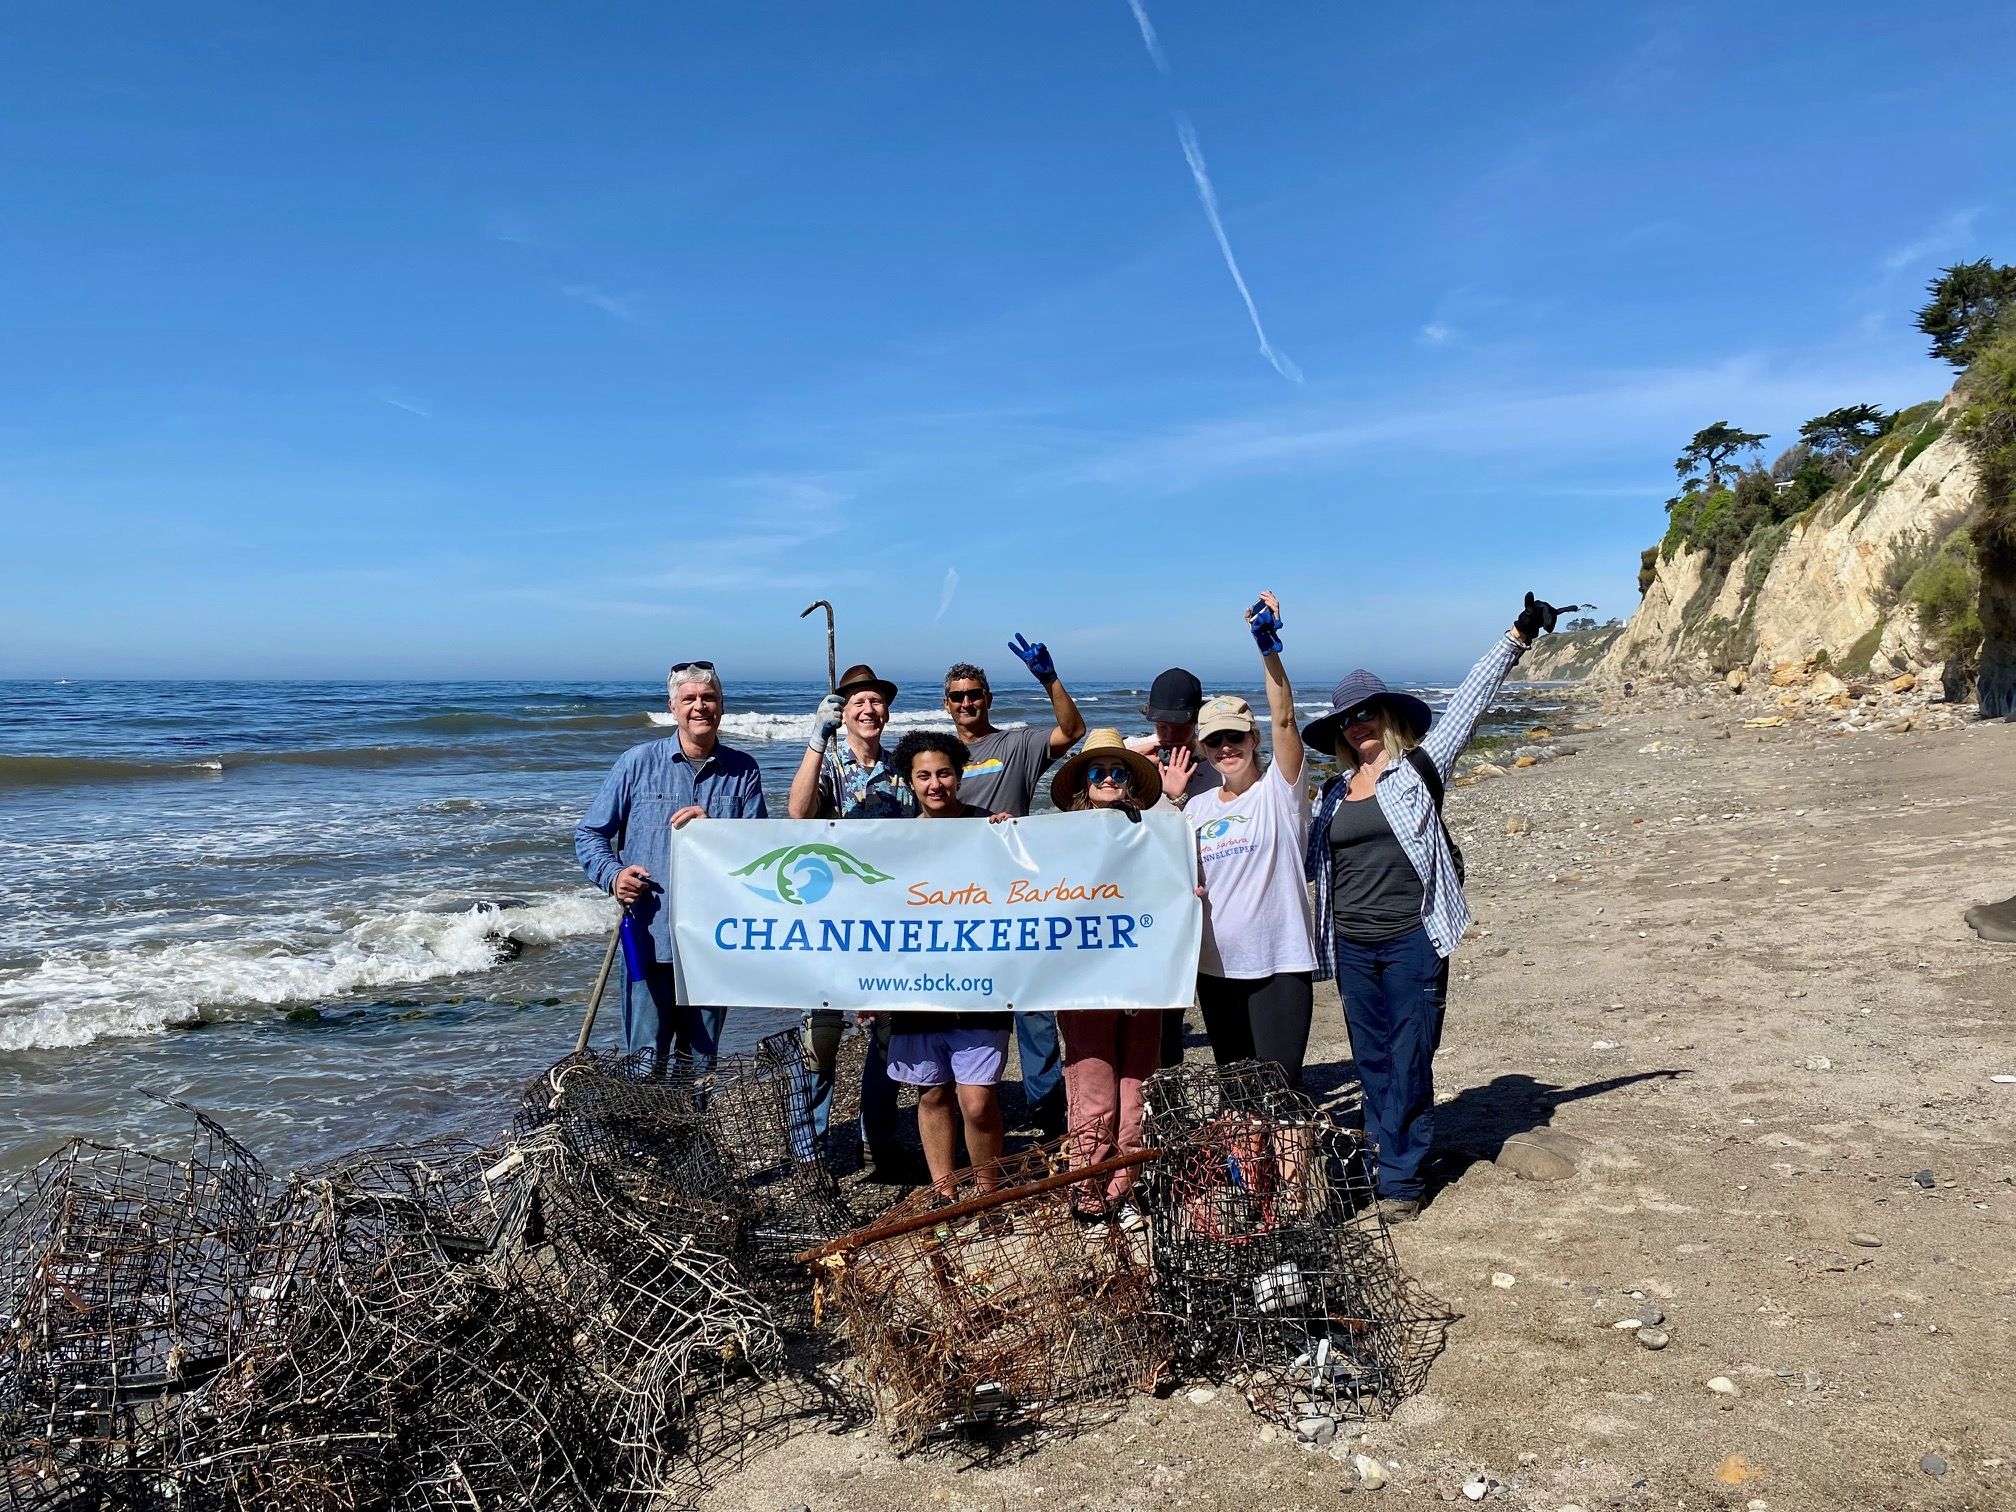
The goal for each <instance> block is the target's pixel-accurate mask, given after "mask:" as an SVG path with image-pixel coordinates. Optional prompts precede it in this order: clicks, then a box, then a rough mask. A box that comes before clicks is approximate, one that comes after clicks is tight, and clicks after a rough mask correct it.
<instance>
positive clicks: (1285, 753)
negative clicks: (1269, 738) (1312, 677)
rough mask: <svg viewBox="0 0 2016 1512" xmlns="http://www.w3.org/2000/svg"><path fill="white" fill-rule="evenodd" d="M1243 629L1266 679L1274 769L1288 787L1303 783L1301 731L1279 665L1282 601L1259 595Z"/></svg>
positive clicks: (1285, 676)
mask: <svg viewBox="0 0 2016 1512" xmlns="http://www.w3.org/2000/svg"><path fill="white" fill-rule="evenodd" d="M1246 628H1247V629H1249V630H1251V631H1252V632H1253V639H1254V642H1255V643H1256V644H1257V645H1258V646H1259V647H1260V665H1261V667H1262V668H1263V669H1264V670H1265V672H1266V675H1267V713H1268V716H1269V719H1270V721H1271V723H1272V724H1273V727H1274V736H1273V748H1274V765H1275V766H1276V767H1277V768H1278V769H1279V770H1280V773H1281V778H1282V780H1283V781H1284V782H1286V783H1288V784H1289V785H1290V786H1291V787H1292V786H1293V785H1294V784H1296V783H1298V782H1300V781H1301V780H1302V766H1303V761H1302V727H1301V726H1300V725H1298V724H1297V723H1296V722H1295V690H1294V688H1292V687H1290V686H1289V683H1288V670H1287V668H1285V667H1283V666H1282V665H1281V600H1279V599H1278V598H1276V597H1275V596H1274V595H1273V594H1271V593H1265V592H1263V593H1262V594H1261V595H1260V606H1259V612H1258V613H1256V612H1255V611H1254V610H1252V609H1249V610H1247V611H1246Z"/></svg>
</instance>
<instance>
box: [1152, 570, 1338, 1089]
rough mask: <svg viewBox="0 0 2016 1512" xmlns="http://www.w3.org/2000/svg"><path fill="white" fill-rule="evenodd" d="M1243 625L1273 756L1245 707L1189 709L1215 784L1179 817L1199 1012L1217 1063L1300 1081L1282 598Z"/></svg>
mask: <svg viewBox="0 0 2016 1512" xmlns="http://www.w3.org/2000/svg"><path fill="white" fill-rule="evenodd" d="M1246 621H1247V627H1248V628H1249V629H1250V630H1251V631H1252V633H1253V639H1254V640H1255V641H1256V642H1257V643H1258V644H1259V647H1260V659H1261V665H1262V667H1264V668H1265V670H1266V678H1267V712H1268V719H1269V724H1270V725H1271V727H1272V731H1273V737H1272V744H1273V760H1272V761H1271V762H1269V763H1267V764H1265V765H1263V764H1262V762H1261V760H1260V733H1259V730H1258V728H1257V727H1256V725H1255V722H1254V719H1253V710H1252V707H1251V706H1250V705H1249V704H1248V703H1247V702H1246V700H1245V699H1243V698H1236V697H1231V696H1221V697H1218V698H1213V699H1211V700H1209V701H1208V702H1206V703H1205V705H1204V707H1203V708H1202V709H1200V710H1198V712H1197V741H1198V744H1199V745H1200V746H1201V747H1202V748H1203V752H1204V759H1205V760H1206V761H1207V762H1208V763H1209V764H1210V766H1211V769H1212V770H1213V771H1215V772H1216V773H1217V774H1218V777H1219V779H1220V782H1221V786H1219V787H1216V788H1213V789H1212V790H1210V791H1209V792H1204V793H1199V794H1197V795H1196V796H1195V797H1193V798H1192V799H1191V800H1190V801H1189V803H1188V805H1187V806H1186V807H1185V808H1184V810H1183V814H1184V817H1185V818H1187V819H1188V820H1189V821H1190V826H1191V828H1192V829H1193V830H1194V831H1195V832H1196V835H1197V859H1198V862H1199V868H1200V870H1201V872H1202V875H1203V878H1204V945H1203V951H1202V953H1201V954H1200V956H1199V957H1198V962H1197V966H1198V970H1197V1004H1198V1007H1199V1008H1201V1009H1202V1010H1203V1014H1204V1029H1205V1032H1206V1033H1207V1034H1209V1035H1210V1037H1211V1053H1212V1055H1213V1056H1214V1057H1216V1059H1217V1061H1218V1063H1219V1064H1220V1065H1221V1066H1222V1065H1225V1064H1227V1063H1228V1062H1231V1061H1237V1060H1247V1059H1257V1060H1269V1061H1273V1062H1275V1063H1276V1064H1277V1065H1279V1066H1280V1067H1281V1069H1282V1070H1283V1071H1284V1072H1286V1073H1287V1076H1288V1080H1289V1082H1290V1083H1291V1084H1294V1085H1299V1084H1300V1082H1301V1080H1302V1057H1303V1055H1304V1053H1305V1052H1306V1051H1307V1050H1308V1048H1309V1013H1310V1006H1311V1002H1312V999H1313V996H1314V990H1315V989H1314V982H1315V971H1316V948H1315V944H1314V942H1313V940H1312V938H1311V935H1310V928H1309V892H1308V888H1307V886H1306V885H1305V883H1304V880H1303V876H1302V856H1303V852H1304V851H1305V850H1306V849H1307V848H1308V838H1309V791H1308V788H1307V787H1306V786H1305V785H1304V783H1303V780H1302V776H1303V763H1302V734H1301V731H1300V730H1299V729H1298V728H1297V727H1296V724H1295V690H1294V689H1293V688H1291V687H1290V686H1289V685H1288V674H1287V673H1286V672H1285V671H1284V670H1282V667H1281V635H1280V630H1281V604H1280V601H1279V600H1278V599H1276V598H1275V597H1274V595H1273V594H1271V593H1263V594H1261V595H1260V602H1259V603H1258V604H1256V605H1255V606H1254V607H1253V609H1250V610H1248V611H1247V613H1246Z"/></svg>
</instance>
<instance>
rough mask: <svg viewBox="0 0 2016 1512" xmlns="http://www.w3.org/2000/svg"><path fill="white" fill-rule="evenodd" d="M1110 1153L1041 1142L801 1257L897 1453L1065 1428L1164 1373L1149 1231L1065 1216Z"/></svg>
mask: <svg viewBox="0 0 2016 1512" xmlns="http://www.w3.org/2000/svg"><path fill="white" fill-rule="evenodd" d="M1126 1158H1128V1157H1122V1159H1126ZM1134 1158H1137V1159H1138V1158H1139V1157H1138V1156H1137V1157H1134ZM1114 1165H1115V1162H1110V1161H1109V1162H1104V1163H1102V1164H1100V1165H1095V1166H1089V1167H1085V1168H1083V1169H1082V1170H1080V1171H1075V1172H1074V1171H1071V1170H1069V1169H1068V1166H1067V1161H1066V1157H1065V1155H1064V1151H1063V1143H1062V1141H1058V1142H1055V1143H1052V1144H1048V1145H1040V1146H1036V1147H1034V1148H1032V1149H1029V1150H1025V1151H1023V1152H1021V1153H1019V1154H1015V1155H1010V1156H1008V1157H1006V1158H1004V1159H1003V1160H1002V1161H1000V1162H998V1163H997V1164H996V1165H995V1166H994V1167H991V1168H988V1169H986V1170H982V1171H974V1170H966V1171H961V1172H959V1173H957V1175H956V1176H955V1177H954V1189H953V1191H952V1192H951V1193H950V1194H949V1195H948V1194H943V1193H940V1192H938V1191H936V1190H934V1189H929V1188H927V1189H926V1190H924V1191H921V1192H918V1193H915V1194H913V1195H912V1196H910V1197H908V1198H905V1199H904V1200H903V1201H902V1202H899V1203H897V1204H896V1205H895V1206H894V1207H892V1208H890V1209H889V1210H888V1212H887V1213H885V1214H884V1215H883V1217H882V1218H880V1219H878V1220H877V1221H876V1223H875V1224H873V1225H871V1226H870V1227H869V1228H867V1229H865V1230H862V1231H859V1232H857V1233H855V1234H851V1235H848V1236H845V1237H844V1238H842V1239H840V1240H837V1241H834V1242H833V1243H831V1244H828V1245H826V1246H824V1247H823V1248H822V1249H821V1250H820V1251H819V1252H817V1253H816V1254H813V1255H808V1256H806V1257H803V1258H806V1259H808V1260H810V1261H811V1262H812V1263H814V1264H815V1265H816V1266H817V1268H818V1271H819V1278H820V1279H819V1284H820V1298H821V1305H822V1309H824V1310H828V1311H830V1312H831V1314H832V1315H833V1317H834V1318H835V1319H836V1320H837V1321H838V1323H839V1325H840V1326H841V1328H842V1329H843V1330H844V1332H845V1335H846V1338H847V1341H848V1342H849V1344H850V1345H851V1346H852V1348H853V1351H854V1354H855V1356H856V1358H857V1360H858V1361H859V1366H860V1372H861V1375H862V1377H863V1378H864V1379H865V1380H866V1382H867V1383H868V1385H869V1388H870V1390H871V1391H872V1394H873V1397H874V1401H875V1405H876V1409H877V1414H878V1416H879V1418H880V1419H881V1421H882V1424H883V1426H884V1429H885V1430H886V1431H887V1433H888V1435H889V1438H890V1440H891V1441H892V1443H893V1444H894V1445H895V1446H896V1448H897V1449H898V1451H899V1452H904V1451H908V1450H911V1449H914V1448H916V1447H918V1446H919V1445H920V1444H922V1443H924V1442H925V1441H926V1440H927V1439H930V1438H933V1437H937V1436H940V1435H947V1434H954V1433H964V1434H968V1435H987V1434H990V1433H991V1434H995V1435H996V1436H998V1431H999V1430H1004V1429H1008V1428H1017V1429H1022V1430H1029V1429H1043V1430H1049V1431H1053V1432H1064V1431H1070V1430H1074V1429H1077V1428H1080V1427H1083V1426H1085V1425H1086V1424H1088V1423H1090V1422H1094V1421H1097V1420H1099V1419H1100V1418H1102V1417H1104V1416H1106V1415H1107V1414H1108V1413H1109V1412H1110V1411H1111V1410H1112V1409H1113V1408H1114V1407H1115V1406H1116V1405H1117V1403H1118V1402H1119V1401H1120V1399H1122V1398H1123V1397H1124V1396H1125V1395H1126V1394H1127V1393H1129V1392H1130V1391H1136V1390H1145V1389H1148V1388H1150V1387H1152V1386H1153V1385H1154V1384H1155V1383H1156V1381H1157V1380H1158V1379H1159V1377H1160V1376H1161V1374H1162V1370H1163V1366H1164V1364H1165V1362H1166V1360H1167V1357H1168V1344H1167V1341H1166V1339H1165V1337H1164V1333H1163V1329H1162V1326H1161V1322H1160V1320H1159V1318H1158V1317H1157V1316H1156V1314H1155V1311H1154V1305H1155V1296H1154V1288H1153V1284H1152V1281H1151V1278H1150V1274H1149V1267H1148V1254H1147V1246H1146V1243H1145V1235H1136V1234H1130V1233H1128V1232H1126V1231H1124V1230H1122V1229H1121V1228H1120V1227H1118V1226H1117V1225H1113V1224H1107V1223H1104V1222H1100V1223H1089V1224H1088V1223H1087V1222H1085V1221H1083V1220H1081V1219H1079V1218H1078V1217H1076V1216H1074V1203H1073V1189H1074V1188H1077V1187H1080V1186H1083V1185H1087V1184H1089V1185H1092V1186H1098V1187H1103V1176H1104V1174H1105V1172H1106V1171H1108V1170H1110V1169H1112V1168H1113V1167H1114ZM1092 1200H1093V1199H1091V1198H1087V1199H1086V1201H1087V1202H1088V1203H1089V1202H1090V1201H1092Z"/></svg>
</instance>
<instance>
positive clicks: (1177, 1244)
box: [1139, 1061, 1443, 1427]
mask: <svg viewBox="0 0 2016 1512" xmlns="http://www.w3.org/2000/svg"><path fill="white" fill-rule="evenodd" d="M1142 1097H1143V1102H1144V1104H1145V1105H1146V1119H1145V1125H1146V1129H1147V1132H1148V1137H1149V1139H1150V1140H1151V1142H1152V1143H1154V1144H1155V1145H1156V1146H1158V1147H1159V1148H1160V1150H1161V1152H1162V1153H1161V1157H1160V1158H1159V1159H1158V1160H1157V1161H1156V1162H1155V1163H1154V1164H1153V1165H1151V1166H1149V1167H1148V1168H1147V1171H1146V1173H1145V1175H1144V1177H1143V1180H1142V1182H1141V1183H1140V1188H1139V1190H1140V1192H1141V1194H1142V1196H1141V1201H1142V1205H1143V1208H1144V1211H1145V1212H1146V1214H1147V1216H1148V1220H1149V1227H1150V1232H1151V1233H1152V1235H1153V1240H1154V1256H1155V1267H1154V1269H1155V1283H1156V1289H1157V1293H1158V1296H1159V1298H1160V1305H1161V1306H1162V1307H1163V1309H1164V1310H1165V1311H1166V1312H1167V1313H1168V1315H1169V1317H1170V1320H1171V1322H1170V1328H1171V1332H1172V1335H1173V1336H1174V1337H1175V1338H1177V1339H1179V1340H1181V1341H1182V1358H1183V1362H1184V1364H1186V1365H1187V1366H1189V1367H1191V1368H1193V1369H1197V1370H1200V1371H1203V1372H1206V1373H1209V1374H1212V1375H1214V1376H1218V1377H1220V1378H1229V1379H1232V1380H1235V1381H1236V1382H1237V1383H1238V1385H1239V1387H1240V1389H1241V1390H1242V1392H1243V1393H1244V1394H1245V1397H1246V1399H1247V1401H1248V1402H1249V1403H1250V1404H1251V1405H1252V1407H1253V1409H1254V1410H1255V1411H1256V1412H1258V1413H1260V1414H1261V1415H1262V1416H1263V1417H1267V1418H1270V1419H1273V1420H1275V1421H1277V1422H1280V1423H1283V1424H1285V1425H1287V1426H1290V1427H1295V1426H1298V1425H1299V1424H1301V1423H1303V1422H1306V1421H1308V1420H1309V1419H1311V1418H1313V1417H1330V1418H1333V1419H1334V1418H1354V1417H1366V1416H1383V1415H1384V1414H1386V1413H1387V1412H1390V1411H1391V1410H1392V1409H1393V1407H1394V1406H1396V1405H1397V1404H1398V1403H1399V1401H1400V1399H1401V1398H1402V1397H1403V1396H1405V1395H1406V1394H1407V1393H1408V1392H1409V1391H1411V1390H1413V1389H1414V1388H1415V1386H1416V1385H1417V1384H1418V1378H1419V1374H1420V1372H1421V1370H1422V1369H1425V1361H1424V1360H1423V1358H1422V1355H1423V1352H1424V1350H1425V1351H1426V1352H1427V1354H1428V1357H1430V1358H1432V1353H1433V1350H1434V1348H1435V1347H1438V1346H1439V1335H1440V1323H1441V1321H1443V1320H1441V1319H1440V1317H1439V1315H1438V1314H1437V1313H1436V1311H1435V1309H1434V1307H1433V1306H1432V1304H1430V1303H1429V1302H1428V1300H1427V1299H1425V1298H1423V1297H1421V1296H1420V1295H1419V1294H1418V1293H1416V1292H1414V1291H1412V1290H1411V1289H1410V1288H1408V1287H1407V1286H1406V1285H1405V1284H1404V1282H1403V1278H1402V1276H1401V1272H1400V1268H1399V1264H1398V1261H1397V1259H1396V1258H1395V1256H1394V1253H1393V1245H1392V1240H1391V1238H1390V1237H1389V1235H1388V1233H1387V1231H1386V1226H1385V1223H1384V1221H1383V1220H1382V1219H1381V1217H1380V1214H1379V1207H1378V1200H1377V1193H1376V1190H1375V1186H1374V1161H1373V1156H1372V1150H1371V1148H1370V1146H1369V1145H1367V1144H1366V1142H1365V1140H1364V1138H1363V1136H1362V1135H1360V1134H1358V1133H1356V1132H1354V1131H1351V1130H1348V1129H1343V1128H1339V1127H1337V1126H1336V1125H1334V1124H1333V1123H1331V1122H1330V1121H1329V1119H1328V1118H1327V1117H1325V1116H1324V1115H1323V1114H1321V1113H1319V1112H1318V1111H1317V1109H1316V1108H1315V1107H1314V1106H1313V1104H1311V1103H1310V1101H1309V1100H1308V1099H1307V1098H1306V1097H1303V1096H1302V1095H1301V1094H1300V1093H1298V1092H1296V1091H1294V1090H1293V1089H1291V1088H1289V1087H1288V1085H1287V1083H1286V1081H1285V1079H1284V1078H1283V1077H1282V1076H1281V1073H1280V1069H1279V1068H1278V1067H1276V1066H1273V1065H1271V1064H1268V1063H1264V1062H1252V1061H1247V1062H1240V1063H1237V1064H1234V1065H1231V1066H1227V1067H1224V1068H1218V1067H1210V1066H1198V1065H1191V1066H1183V1067H1177V1068H1171V1069H1169V1070H1165V1071H1161V1072H1158V1073H1156V1075H1154V1076H1153V1077H1151V1078H1149V1080H1148V1081H1147V1083H1145V1084H1144V1087H1143V1091H1142Z"/></svg>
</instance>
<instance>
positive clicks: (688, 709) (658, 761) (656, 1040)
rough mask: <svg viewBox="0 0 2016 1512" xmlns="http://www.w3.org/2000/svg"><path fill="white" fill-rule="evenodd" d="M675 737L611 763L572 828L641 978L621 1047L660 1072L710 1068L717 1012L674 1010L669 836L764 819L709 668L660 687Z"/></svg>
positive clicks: (677, 670) (626, 1000)
mask: <svg viewBox="0 0 2016 1512" xmlns="http://www.w3.org/2000/svg"><path fill="white" fill-rule="evenodd" d="M665 691H666V706H667V707H668V708H669V709H671V711H672V718H673V722H674V723H675V724H676V725H677V726H678V734H677V735H676V736H675V737H672V738H668V739H662V740H647V741H645V742H644V743H643V744H642V745H634V746H632V747H631V748H630V749H629V750H627V751H625V752H624V753H623V754H622V755H621V756H619V757H617V758H616V765H615V766H613V767H611V768H610V769H609V775H608V776H607V777H605V778H603V779H602V787H601V789H600V790H599V791H598V792H597V793H596V794H595V801H594V802H593V803H591V804H589V805H588V812H587V813H585V814H583V815H582V816H581V822H580V823H579V824H577V825H575V826H574V854H575V856H577V857H578V858H579V859H580V862H581V869H582V870H583V871H585V872H586V873H587V874H588V880H589V881H591V882H593V883H594V884H595V885H596V886H597V887H599V888H601V889H602V890H603V891H605V892H608V893H611V894H613V895H614V896H615V899H616V901H617V902H619V903H621V904H622V905H623V906H624V907H625V908H626V909H628V910H629V911H630V917H631V919H632V920H633V921H634V924H635V926H636V932H637V935H638V944H639V946H640V953H641V954H644V955H645V957H646V959H645V962H644V977H643V980H641V981H633V982H631V983H630V984H629V988H628V990H627V991H626V992H625V993H624V996H623V1040H624V1044H625V1046H626V1047H627V1048H628V1049H629V1050H631V1051H632V1052H635V1051H638V1050H652V1051H655V1052H656V1053H657V1056H658V1061H659V1064H660V1065H664V1064H666V1063H667V1062H668V1061H669V1060H670V1059H672V1058H674V1057H676V1058H677V1059H679V1060H681V1061H685V1062H689V1063H690V1064H691V1065H692V1067H693V1069H694V1070H696V1071H706V1070H708V1069H710V1068H711V1067H712V1066H713V1064H714V1057H715V1053H716V1050H717V1048H718V1046H719V1045H720V1043H721V1025H722V1023H723V1021H724V1020H725V1019H726V1018H727V1016H728V1010H727V1009H726V1008H712V1007H702V1006H700V1005H698V1004H692V1003H689V1004H685V1005H683V1006H682V1005H681V1004H680V1003H679V1001H678V998H677V995H676V993H675V991H674V987H673V972H672V920H671V917H670V915H669V914H668V912H667V910H666V908H665V890H664V888H663V887H662V886H661V885H660V883H659V879H660V878H662V877H663V876H665V875H666V872H667V869H668V857H669V854H670V851H671V847H672V831H673V830H675V829H678V828H680V827H681V826H682V825H685V824H690V823H691V822H692V821H693V820H695V819H767V818H768V817H769V814H768V812H767V811H766V810H765V808H764V806H763V774H762V773H761V772H760V771H758V770H757V767H756V762H755V759H754V758H753V757H751V756H749V755H748V754H746V753H745V752H742V751H737V750H734V749H732V748H731V747H729V746H725V745H722V744H721V742H720V740H719V738H718V737H719V734H720V730H721V713H722V707H723V702H724V701H723V699H722V696H721V678H720V676H719V675H718V674H717V673H716V672H715V670H714V663H712V662H706V661H689V662H680V663H678V664H677V665H676V666H674V667H673V668H672V671H671V673H670V674H669V675H668V676H667V677H666V679H665ZM647 942H648V944H647Z"/></svg>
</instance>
